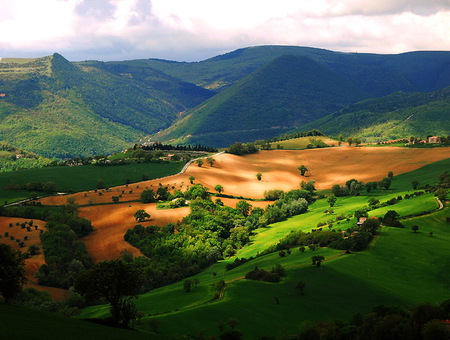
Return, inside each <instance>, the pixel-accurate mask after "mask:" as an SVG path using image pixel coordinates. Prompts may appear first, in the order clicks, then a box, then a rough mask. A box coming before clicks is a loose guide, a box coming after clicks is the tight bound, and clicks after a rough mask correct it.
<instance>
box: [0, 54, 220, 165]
mask: <svg viewBox="0 0 450 340" xmlns="http://www.w3.org/2000/svg"><path fill="white" fill-rule="evenodd" d="M0 94H1V97H0V133H1V136H2V137H1V139H2V140H4V141H6V142H8V143H11V144H14V145H16V146H18V147H21V148H26V149H28V150H30V151H33V152H37V153H39V154H42V155H44V156H48V157H71V156H86V155H94V154H99V153H109V152H111V151H118V150H121V149H123V148H125V147H127V146H129V145H130V144H131V143H134V142H136V141H137V140H139V138H141V137H142V136H144V135H146V134H149V133H152V132H156V131H157V130H159V129H161V128H165V127H168V126H170V124H171V123H172V122H173V121H174V120H175V119H176V117H177V114H178V113H179V112H180V111H184V110H186V109H188V108H190V107H193V106H195V105H197V104H199V103H200V102H202V101H203V100H205V99H207V98H209V97H210V96H211V95H212V93H211V92H210V91H208V90H205V89H203V88H200V87H197V86H195V85H192V84H187V83H185V82H182V81H179V80H176V79H174V78H172V77H170V76H167V75H165V74H163V73H162V72H160V71H156V70H151V69H149V68H145V69H143V70H141V69H139V68H135V67H134V68H133V67H122V68H120V67H113V66H106V65H104V64H103V63H100V62H86V63H80V64H74V63H70V62H69V61H67V60H66V59H64V58H63V57H62V56H61V55H59V54H54V55H53V56H50V57H44V58H38V59H6V60H5V59H3V60H2V62H1V63H0Z"/></svg>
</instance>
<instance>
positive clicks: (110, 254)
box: [0, 146, 450, 262]
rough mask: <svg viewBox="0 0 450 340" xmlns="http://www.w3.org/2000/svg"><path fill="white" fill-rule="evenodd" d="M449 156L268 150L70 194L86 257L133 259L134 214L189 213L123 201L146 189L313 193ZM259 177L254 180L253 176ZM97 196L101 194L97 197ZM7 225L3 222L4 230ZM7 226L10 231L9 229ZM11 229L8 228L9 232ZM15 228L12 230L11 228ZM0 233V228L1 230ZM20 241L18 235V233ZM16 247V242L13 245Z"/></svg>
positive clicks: (174, 217)
mask: <svg viewBox="0 0 450 340" xmlns="http://www.w3.org/2000/svg"><path fill="white" fill-rule="evenodd" d="M448 157H450V148H435V149H408V148H400V147H349V146H341V147H330V148H324V149H312V150H271V151H260V152H258V153H256V154H253V155H245V156H235V155H230V154H222V155H219V156H216V157H215V160H216V162H215V163H214V165H213V166H212V167H211V166H209V165H208V164H206V162H205V164H204V165H203V166H202V167H198V166H197V165H196V164H195V163H193V164H192V165H191V166H190V167H189V168H188V169H187V171H186V172H185V173H184V174H178V175H174V176H169V177H166V178H163V179H157V180H150V181H145V182H140V183H134V184H130V185H127V186H125V185H124V186H119V187H114V188H111V189H109V190H100V191H97V192H96V191H89V192H81V193H76V194H74V195H73V196H74V197H75V199H76V202H77V203H78V204H80V205H86V204H94V205H92V206H86V207H81V208H80V209H79V213H80V215H81V216H83V217H86V218H87V219H89V220H91V221H92V224H93V226H94V232H93V233H91V234H90V235H88V236H87V237H85V238H83V241H84V242H85V244H86V248H87V251H88V253H89V255H90V256H91V257H92V258H93V260H94V262H98V261H104V260H110V259H115V258H117V257H118V256H120V253H121V252H122V251H124V250H128V251H130V252H131V253H132V254H134V255H135V256H139V255H142V254H141V253H140V251H139V250H138V249H136V248H134V247H132V246H131V245H130V244H128V243H127V242H125V240H124V239H123V236H124V234H125V232H126V231H127V230H128V229H129V228H132V227H133V226H135V225H136V224H138V223H137V222H136V221H135V219H134V217H133V214H134V213H135V212H136V211H137V210H139V209H144V210H146V211H147V212H148V213H149V214H150V215H151V218H150V220H148V221H145V222H143V223H140V224H142V225H143V226H149V225H157V226H164V225H166V224H167V223H169V222H174V223H176V222H177V221H180V220H181V219H182V218H183V217H184V216H186V215H187V214H188V213H189V208H187V207H186V208H179V209H156V205H155V204H143V203H140V202H127V201H132V200H139V196H140V194H141V192H142V191H143V190H144V189H154V190H155V191H156V189H157V188H158V186H159V185H160V184H161V185H163V186H169V188H170V190H171V191H173V190H177V189H180V190H182V191H185V190H187V189H188V188H189V186H190V185H191V184H190V182H189V179H188V178H189V176H191V175H192V176H194V177H195V178H196V179H195V183H201V184H203V185H205V186H206V187H208V188H210V190H211V191H213V188H214V186H215V185H217V184H221V185H222V186H223V187H224V194H229V195H235V196H243V197H248V198H262V197H263V195H264V192H265V191H267V190H270V189H282V190H286V191H287V190H291V189H295V188H299V187H300V182H301V181H302V180H304V181H309V180H314V181H315V182H316V188H317V189H329V188H331V187H332V186H333V185H334V184H344V183H345V182H346V181H347V180H349V179H352V178H356V179H358V180H360V181H363V182H369V181H378V180H381V179H382V178H383V177H385V176H386V175H387V173H388V171H392V172H393V173H394V174H395V175H396V174H400V173H404V172H408V171H412V170H415V169H418V168H420V167H421V166H423V165H425V164H428V163H432V162H436V161H439V160H442V159H445V158H448ZM302 164H304V165H305V166H306V167H307V168H308V169H309V171H308V172H307V174H306V177H302V176H300V172H299V170H298V169H297V168H298V167H299V166H300V165H302ZM258 172H260V173H261V174H262V180H261V181H258V180H257V178H256V174H257V173H258ZM99 192H101V195H100V194H99ZM118 195H122V197H121V198H120V201H121V202H120V203H117V204H103V205H95V204H101V203H111V202H112V196H118ZM66 200H67V196H53V197H48V198H45V199H42V200H41V202H42V204H46V205H61V204H64V203H66ZM221 200H222V201H223V202H224V204H226V205H229V206H233V207H234V206H235V205H236V203H237V202H238V201H239V200H236V199H228V198H221ZM249 203H250V204H252V206H253V207H262V208H264V207H265V206H266V205H267V204H269V203H271V202H262V201H251V202H249ZM8 223H9V222H7V223H2V225H3V227H4V226H5V225H6V227H7V224H8ZM7 228H8V227H7ZM8 229H9V228H8ZM13 229H14V228H13ZM0 230H1V229H0ZM18 237H21V236H19V235H18ZM14 243H15V242H14Z"/></svg>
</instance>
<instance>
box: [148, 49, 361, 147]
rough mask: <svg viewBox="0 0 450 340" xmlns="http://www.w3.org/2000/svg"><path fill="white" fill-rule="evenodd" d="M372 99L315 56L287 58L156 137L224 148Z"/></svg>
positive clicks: (269, 134)
mask: <svg viewBox="0 0 450 340" xmlns="http://www.w3.org/2000/svg"><path fill="white" fill-rule="evenodd" d="M366 97H367V94H365V93H364V92H363V91H361V90H360V89H359V88H358V87H357V86H355V85H354V84H353V83H351V82H350V81H348V80H346V79H345V78H343V77H341V76H340V75H338V74H336V73H335V72H333V71H330V70H329V69H327V68H325V67H323V66H321V65H320V64H318V63H317V62H315V61H313V60H312V59H309V58H306V57H299V56H282V57H279V58H277V59H275V60H274V61H272V62H270V63H269V64H268V65H266V66H264V67H262V68H261V69H259V70H257V71H255V72H254V73H252V74H250V75H249V76H247V77H245V78H244V79H242V80H241V81H239V82H238V83H237V84H235V85H233V86H231V87H230V88H228V89H226V90H224V91H222V92H220V93H219V94H217V95H216V96H214V97H212V98H210V99H209V100H207V101H206V102H204V103H202V104H201V105H200V106H198V107H197V108H195V109H193V110H191V111H190V112H189V113H188V115H187V116H185V117H183V118H182V119H181V120H179V121H177V122H176V123H175V124H174V125H172V126H171V127H170V128H169V129H167V130H166V131H163V132H161V133H158V134H156V135H155V136H154V138H155V139H156V140H160V139H164V140H170V139H172V138H175V139H177V138H180V140H181V141H182V142H184V143H192V144H197V143H200V144H207V145H212V146H215V147H224V146H227V145H230V144H232V143H234V142H235V141H244V142H248V141H253V140H256V139H264V138H268V137H270V136H271V135H272V136H273V135H274V134H279V133H281V132H283V131H286V130H287V129H289V128H292V127H294V126H298V125H303V124H305V123H307V122H311V121H313V120H315V119H317V118H320V117H322V116H324V115H326V114H327V113H329V112H333V111H335V110H338V109H339V108H342V107H345V106H346V105H348V104H350V103H352V102H355V101H357V100H359V99H362V98H366ZM222 137H224V138H222ZM177 141H178V140H177Z"/></svg>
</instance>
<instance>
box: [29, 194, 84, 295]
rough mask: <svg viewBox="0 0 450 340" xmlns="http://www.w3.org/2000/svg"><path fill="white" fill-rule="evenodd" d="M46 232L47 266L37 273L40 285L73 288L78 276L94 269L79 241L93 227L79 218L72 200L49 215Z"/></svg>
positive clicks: (44, 241)
mask: <svg viewBox="0 0 450 340" xmlns="http://www.w3.org/2000/svg"><path fill="white" fill-rule="evenodd" d="M46 229H47V230H46V231H45V232H44V233H42V234H41V242H42V249H43V251H44V256H45V264H43V265H42V266H41V267H40V268H39V270H38V271H37V272H36V277H37V279H38V282H39V284H41V285H44V286H52V287H60V288H66V289H67V288H70V287H72V286H73V284H74V282H75V280H76V278H77V277H78V275H80V274H81V273H82V272H83V271H85V270H86V269H87V268H89V267H91V266H92V259H91V258H90V257H89V255H88V254H87V251H86V247H85V245H84V243H83V242H82V241H81V240H80V238H81V237H83V236H86V235H88V234H89V233H91V232H92V231H93V227H92V224H91V222H90V221H89V220H87V219H85V218H83V217H79V216H78V215H77V204H76V203H75V201H74V200H73V198H71V199H68V202H67V204H65V205H64V206H63V207H62V209H61V211H59V212H55V213H53V214H52V215H50V217H49V218H48V220H47V224H46Z"/></svg>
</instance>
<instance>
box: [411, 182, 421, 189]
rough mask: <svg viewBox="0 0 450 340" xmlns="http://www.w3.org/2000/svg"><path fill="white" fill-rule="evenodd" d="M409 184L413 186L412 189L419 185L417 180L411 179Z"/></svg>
mask: <svg viewBox="0 0 450 340" xmlns="http://www.w3.org/2000/svg"><path fill="white" fill-rule="evenodd" d="M411 185H412V187H413V190H416V189H417V188H418V187H419V181H412V182H411Z"/></svg>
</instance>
